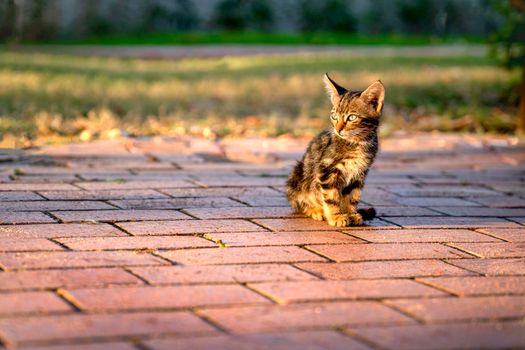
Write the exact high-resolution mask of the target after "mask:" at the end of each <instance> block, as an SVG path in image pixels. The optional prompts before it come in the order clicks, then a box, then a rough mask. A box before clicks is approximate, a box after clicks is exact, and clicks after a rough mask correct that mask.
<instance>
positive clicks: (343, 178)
mask: <svg viewBox="0 0 525 350" xmlns="http://www.w3.org/2000/svg"><path fill="white" fill-rule="evenodd" d="M324 82H325V85H326V89H327V90H328V94H329V96H330V100H331V102H332V106H333V108H332V111H331V115H330V119H331V122H332V126H333V127H331V128H329V129H326V130H324V131H323V132H321V133H320V134H319V135H317V136H316V137H315V138H314V139H313V140H312V141H311V142H310V144H309V145H308V148H307V150H306V153H305V154H304V156H303V159H302V160H301V161H299V162H298V163H297V165H296V166H295V168H294V169H293V171H292V173H291V174H290V176H289V178H288V182H287V186H288V200H289V202H290V204H291V205H292V207H293V208H294V209H296V210H297V211H299V212H302V213H305V214H306V215H308V216H311V217H312V218H313V219H315V220H323V219H325V220H326V221H328V223H329V224H330V225H332V226H348V225H362V224H363V220H369V219H372V218H373V217H374V216H375V210H374V208H369V209H366V210H357V203H358V202H359V200H360V198H361V189H362V188H363V186H364V184H365V178H366V175H367V173H368V170H369V169H370V166H371V165H372V162H373V161H374V158H375V156H376V153H377V150H378V141H377V129H378V126H379V119H380V117H381V111H382V109H383V101H384V97H385V88H384V86H383V84H382V83H381V81H379V80H378V81H376V82H375V83H373V84H372V85H370V86H369V87H368V88H366V90H365V91H363V92H355V91H348V90H346V89H345V88H343V87H342V86H340V85H338V84H337V83H336V82H334V81H333V80H332V79H330V77H329V76H328V74H326V75H325V77H324Z"/></svg>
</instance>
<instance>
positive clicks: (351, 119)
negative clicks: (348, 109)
mask: <svg viewBox="0 0 525 350" xmlns="http://www.w3.org/2000/svg"><path fill="white" fill-rule="evenodd" d="M356 119H357V115H354V114H352V115H349V116H348V117H346V120H347V121H349V122H353V121H354V120H356Z"/></svg>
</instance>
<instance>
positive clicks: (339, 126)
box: [335, 122, 345, 134]
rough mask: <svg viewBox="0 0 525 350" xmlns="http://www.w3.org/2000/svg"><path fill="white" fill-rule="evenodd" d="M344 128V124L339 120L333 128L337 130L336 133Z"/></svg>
mask: <svg viewBox="0 0 525 350" xmlns="http://www.w3.org/2000/svg"><path fill="white" fill-rule="evenodd" d="M344 128H345V124H344V123H341V122H339V123H337V125H336V126H335V130H337V133H338V134H340V133H341V131H343V129H344Z"/></svg>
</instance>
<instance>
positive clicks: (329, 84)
mask: <svg viewBox="0 0 525 350" xmlns="http://www.w3.org/2000/svg"><path fill="white" fill-rule="evenodd" d="M323 80H324V85H325V87H326V91H328V95H329V96H330V100H331V101H332V104H333V105H334V106H335V105H337V104H338V103H339V100H340V99H341V96H342V95H343V94H344V93H345V92H346V89H345V88H344V87H342V86H340V85H338V84H337V83H336V82H335V81H333V80H332V79H330V77H329V76H328V73H325V75H324V79H323Z"/></svg>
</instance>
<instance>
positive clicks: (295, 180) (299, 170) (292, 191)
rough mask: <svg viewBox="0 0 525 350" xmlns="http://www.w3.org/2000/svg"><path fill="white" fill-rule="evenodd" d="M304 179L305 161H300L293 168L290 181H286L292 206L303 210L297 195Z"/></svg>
mask: <svg viewBox="0 0 525 350" xmlns="http://www.w3.org/2000/svg"><path fill="white" fill-rule="evenodd" d="M302 179H303V162H302V161H299V162H297V164H296V165H295V167H294V168H293V170H292V172H291V173H290V176H289V177H288V181H286V186H287V197H288V201H289V202H290V204H291V206H292V207H293V208H294V209H296V210H299V211H300V210H301V209H302V206H301V204H300V203H299V201H298V200H297V196H298V194H299V192H300V188H301V181H302Z"/></svg>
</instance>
